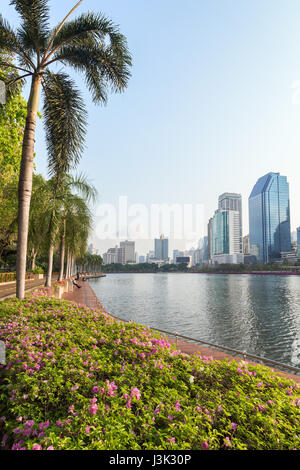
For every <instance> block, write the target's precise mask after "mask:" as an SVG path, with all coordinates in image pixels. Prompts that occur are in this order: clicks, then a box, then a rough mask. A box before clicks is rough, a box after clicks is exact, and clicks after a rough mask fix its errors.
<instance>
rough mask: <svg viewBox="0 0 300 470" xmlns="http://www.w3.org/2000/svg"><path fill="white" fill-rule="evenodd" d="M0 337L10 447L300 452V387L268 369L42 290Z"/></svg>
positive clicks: (2, 431) (14, 304)
mask: <svg viewBox="0 0 300 470" xmlns="http://www.w3.org/2000/svg"><path fill="white" fill-rule="evenodd" d="M0 339H1V340H5V343H6V350H7V364H6V365H5V366H3V367H2V368H1V369H0V398H1V399H0V442H1V446H2V448H3V449H7V450H8V449H19V450H21V449H22V450H72V449H79V450H85V449H89V450H90V449H99V450H102V449H108V450H121V449H123V450H125V449H128V450H129V449H130V450H143V449H145V450H148V449H155V450H160V449H161V450H162V449H171V450H175V449H177V450H178V449H180V450H184V449H189V450H190V449H202V450H210V449H228V450H231V449H242V450H243V449H300V439H299V437H300V429H299V404H300V398H299V393H298V391H299V390H298V388H297V385H296V383H295V382H292V381H289V380H286V379H285V378H282V377H280V376H277V375H276V374H275V373H274V372H272V371H271V370H270V369H267V368H264V367H261V366H259V367H254V366H251V365H250V364H247V363H245V362H243V361H241V362H239V363H238V362H236V361H234V362H231V363H227V362H219V361H215V360H212V358H208V357H201V356H199V355H194V356H187V355H185V354H182V353H180V352H178V351H176V350H175V349H174V348H173V346H170V344H169V343H168V342H167V341H166V339H165V338H163V337H161V336H159V335H158V334H156V333H154V332H153V331H152V330H150V329H148V328H145V327H142V326H139V325H136V324H134V323H129V324H126V325H124V324H123V323H121V322H117V321H115V320H113V319H112V318H111V317H110V316H109V315H107V314H106V313H101V312H100V311H97V310H93V309H88V308H85V307H83V306H79V305H76V304H73V303H69V302H66V301H60V300H55V299H49V298H48V297H45V296H43V295H42V293H40V294H34V295H31V296H30V297H27V298H26V300H25V301H19V300H16V299H10V300H8V301H5V302H2V303H1V304H0Z"/></svg>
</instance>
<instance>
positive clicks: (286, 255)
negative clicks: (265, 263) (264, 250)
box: [280, 250, 298, 263]
mask: <svg viewBox="0 0 300 470" xmlns="http://www.w3.org/2000/svg"><path fill="white" fill-rule="evenodd" d="M280 258H281V260H282V261H283V262H286V263H296V262H297V261H298V253H297V252H296V251H294V250H293V251H282V252H281V253H280Z"/></svg>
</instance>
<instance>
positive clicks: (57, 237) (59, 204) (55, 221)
mask: <svg viewBox="0 0 300 470" xmlns="http://www.w3.org/2000/svg"><path fill="white" fill-rule="evenodd" d="M49 183H50V185H51V186H52V199H51V206H50V207H51V209H50V212H51V213H50V217H49V229H48V239H49V251H48V273H47V278H46V286H47V287H50V286H51V279H52V268H53V254H54V249H55V244H56V243H58V242H59V243H60V274H59V280H62V276H63V266H64V254H65V241H66V236H67V227H68V223H69V222H70V218H71V219H72V218H73V222H72V223H74V217H75V216H74V213H75V215H76V213H78V217H79V218H80V217H82V221H81V222H78V221H77V226H78V227H81V229H80V230H79V228H78V234H77V236H76V238H74V241H76V243H77V246H80V247H81V242H80V241H79V240H78V235H81V237H82V241H83V243H86V239H87V236H88V232H89V230H90V226H91V220H92V216H91V214H90V210H89V208H88V204H89V203H90V202H93V203H94V202H95V201H96V197H97V191H96V189H95V188H94V186H93V185H91V184H90V183H89V182H88V181H87V179H86V178H85V177H84V176H83V175H79V176H77V177H73V176H71V175H69V174H62V173H60V172H59V171H58V174H57V175H55V177H53V178H52V180H50V182H49ZM74 192H75V194H74ZM86 233H87V234H86ZM73 252H75V253H76V249H73Z"/></svg>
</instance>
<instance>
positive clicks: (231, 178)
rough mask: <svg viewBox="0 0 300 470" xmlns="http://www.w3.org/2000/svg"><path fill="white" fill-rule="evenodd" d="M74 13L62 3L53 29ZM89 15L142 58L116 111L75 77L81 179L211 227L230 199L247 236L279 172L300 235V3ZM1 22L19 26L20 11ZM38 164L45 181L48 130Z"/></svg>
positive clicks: (179, 6) (189, 1) (107, 193)
mask: <svg viewBox="0 0 300 470" xmlns="http://www.w3.org/2000/svg"><path fill="white" fill-rule="evenodd" d="M1 3H2V2H1ZM7 3H8V2H7ZM75 3H76V2H75V0H63V1H61V0H51V1H50V5H51V11H52V18H51V19H52V21H53V24H56V23H57V22H58V21H59V20H60V19H61V18H62V17H63V16H64V15H65V14H66V12H67V11H68V10H70V8H71V7H72V6H73V5H74V4H75ZM87 10H93V11H99V10H100V11H101V12H103V13H104V14H105V15H107V16H108V17H110V18H111V19H112V20H113V21H114V22H115V23H117V24H119V25H120V29H121V31H122V32H123V33H124V34H125V36H126V37H127V39H128V45H129V49H130V51H131V54H132V56H133V68H132V78H131V80H130V83H129V87H128V89H127V90H126V91H125V93H123V94H121V95H120V94H117V95H112V96H111V97H110V98H109V102H108V105H107V106H106V107H101V106H100V107H99V106H94V105H93V104H92V102H91V100H90V98H89V95H88V92H87V90H85V86H84V82H83V81H82V80H81V79H80V78H78V77H76V80H77V83H78V85H79V86H80V87H81V89H82V92H83V94H84V96H86V99H87V104H88V109H89V128H88V135H87V146H86V151H85V153H84V155H83V158H82V160H81V164H80V167H79V169H78V171H84V172H85V174H86V175H87V177H88V178H89V179H90V181H91V182H93V183H94V185H95V186H96V187H97V189H98V192H99V202H100V203H113V204H114V203H116V202H117V199H118V197H119V196H121V195H126V196H128V201H129V203H132V204H133V203H140V204H146V205H150V204H152V203H166V204H172V203H180V204H185V203H191V204H203V205H204V208H205V217H206V218H207V220H208V218H209V217H211V216H212V215H213V212H214V210H215V209H216V208H217V200H218V196H219V195H220V194H221V193H223V192H225V191H230V192H239V193H241V194H242V196H243V209H244V211H243V212H244V234H247V233H248V197H249V194H250V192H251V190H252V188H253V186H254V184H255V182H256V180H257V179H258V178H259V177H260V176H262V175H264V174H265V173H268V172H269V171H275V172H280V173H281V174H283V175H286V176H287V177H288V181H289V183H290V198H291V220H292V230H295V228H296V227H297V226H300V185H299V180H300V93H298V90H300V85H299V83H300V27H299V25H300V3H299V0H209V1H208V0H206V1H203V0H186V1H185V2H181V1H178V0H163V1H162V0H151V1H146V0H109V1H108V0H103V1H101V2H99V1H96V0H85V1H84V2H83V4H82V5H81V6H80V7H79V9H78V12H77V14H78V13H80V12H83V11H87ZM0 12H1V13H2V14H3V16H4V17H5V18H6V19H7V20H9V21H10V22H11V24H13V25H17V24H18V19H17V16H16V14H15V12H14V8H13V7H10V6H7V5H6V4H2V5H1V8H0ZM297 81H299V83H297ZM293 84H294V86H295V87H296V88H292V86H293ZM36 152H37V159H36V168H37V171H39V172H42V173H44V174H45V175H46V172H47V152H46V148H45V145H44V137H43V128H42V124H41V123H39V126H38V132H37V143H36ZM94 241H95V242H96V245H97V247H98V248H100V251H101V252H102V251H103V245H101V243H100V242H99V241H97V240H96V239H95V238H94ZM173 248H174V247H173ZM138 251H139V249H138ZM141 251H143V250H141Z"/></svg>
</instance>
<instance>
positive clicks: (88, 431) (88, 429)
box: [85, 426, 91, 434]
mask: <svg viewBox="0 0 300 470" xmlns="http://www.w3.org/2000/svg"><path fill="white" fill-rule="evenodd" d="M90 429H91V426H87V427H86V428H85V432H86V433H87V434H90Z"/></svg>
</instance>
